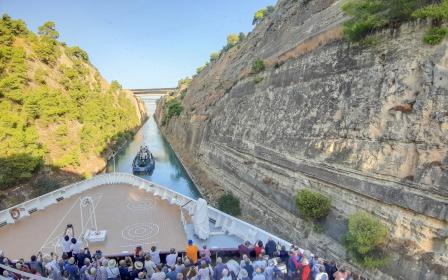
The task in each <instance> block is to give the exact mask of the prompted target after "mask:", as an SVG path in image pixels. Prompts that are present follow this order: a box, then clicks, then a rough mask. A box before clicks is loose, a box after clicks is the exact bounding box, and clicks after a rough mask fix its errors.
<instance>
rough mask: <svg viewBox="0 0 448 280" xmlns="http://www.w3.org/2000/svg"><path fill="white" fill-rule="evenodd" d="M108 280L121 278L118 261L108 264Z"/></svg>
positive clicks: (111, 261) (110, 261)
mask: <svg viewBox="0 0 448 280" xmlns="http://www.w3.org/2000/svg"><path fill="white" fill-rule="evenodd" d="M106 271H107V279H109V280H118V279H119V277H120V271H119V270H118V267H117V261H116V260H115V259H110V260H109V261H108V262H107V268H106Z"/></svg>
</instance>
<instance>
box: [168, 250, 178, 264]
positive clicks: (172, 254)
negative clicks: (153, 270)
mask: <svg viewBox="0 0 448 280" xmlns="http://www.w3.org/2000/svg"><path fill="white" fill-rule="evenodd" d="M176 260H177V253H176V250H175V249H174V248H171V250H170V254H169V255H168V256H166V265H167V266H172V265H174V264H175V263H176Z"/></svg>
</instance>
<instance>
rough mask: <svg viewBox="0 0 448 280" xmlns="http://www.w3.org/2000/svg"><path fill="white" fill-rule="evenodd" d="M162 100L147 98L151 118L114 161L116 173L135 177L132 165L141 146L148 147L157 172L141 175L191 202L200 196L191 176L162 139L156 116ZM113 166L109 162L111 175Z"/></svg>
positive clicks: (145, 100)
mask: <svg viewBox="0 0 448 280" xmlns="http://www.w3.org/2000/svg"><path fill="white" fill-rule="evenodd" d="M158 99H159V97H145V98H144V99H143V100H144V102H145V104H146V108H147V110H148V115H149V116H150V118H149V119H148V120H147V121H146V123H145V124H144V125H143V127H142V128H141V129H140V130H139V131H138V132H137V133H136V134H135V136H134V139H133V141H132V142H131V143H130V144H129V145H128V147H127V148H126V149H125V150H124V151H122V152H120V153H119V154H118V155H117V156H116V157H115V171H116V172H125V173H132V161H133V159H134V157H135V155H136V154H137V152H138V150H139V149H140V146H144V145H146V146H148V148H149V150H150V151H151V152H152V153H153V155H154V158H155V160H156V166H155V169H154V172H153V173H152V174H151V175H138V176H140V177H142V178H145V179H147V180H150V181H152V182H154V183H157V184H159V185H162V186H165V187H168V188H170V189H172V190H174V191H177V192H179V193H181V194H184V195H186V196H189V197H192V198H198V197H199V196H200V194H199V192H198V190H197V188H196V186H195V185H194V183H193V181H192V180H191V178H190V177H189V176H188V174H187V172H186V171H185V169H184V167H183V166H182V164H181V163H180V161H179V159H178V158H177V156H176V154H175V153H174V151H173V150H172V149H171V146H170V145H169V144H168V142H167V141H166V140H165V138H164V137H163V136H162V134H161V132H160V130H159V128H158V127H157V124H156V122H155V121H154V118H153V116H152V115H153V113H154V111H155V109H156V102H157V100H158ZM113 170H114V163H113V161H112V160H111V162H109V166H108V171H109V172H113Z"/></svg>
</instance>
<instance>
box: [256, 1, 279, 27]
mask: <svg viewBox="0 0 448 280" xmlns="http://www.w3.org/2000/svg"><path fill="white" fill-rule="evenodd" d="M273 12H274V6H272V5H269V6H267V7H266V8H262V9H260V10H258V11H257V12H255V15H254V18H253V20H252V24H253V25H255V24H258V23H260V22H261V21H262V20H263V19H264V18H265V17H267V16H268V15H270V14H272V13H273Z"/></svg>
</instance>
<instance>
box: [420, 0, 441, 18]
mask: <svg viewBox="0 0 448 280" xmlns="http://www.w3.org/2000/svg"><path fill="white" fill-rule="evenodd" d="M412 16H413V17H414V18H429V19H433V20H436V21H441V20H446V19H448V0H443V1H442V2H441V3H439V4H432V5H429V6H426V7H423V8H420V9H418V10H416V11H415V12H413V13H412Z"/></svg>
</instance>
